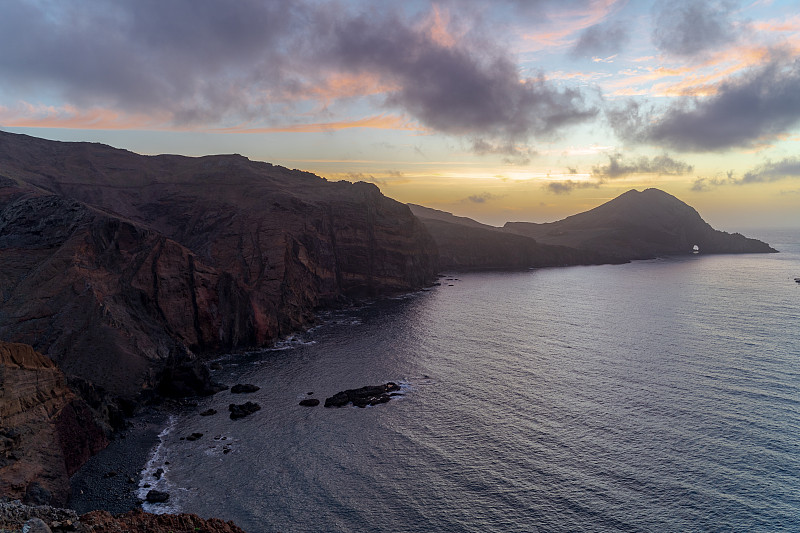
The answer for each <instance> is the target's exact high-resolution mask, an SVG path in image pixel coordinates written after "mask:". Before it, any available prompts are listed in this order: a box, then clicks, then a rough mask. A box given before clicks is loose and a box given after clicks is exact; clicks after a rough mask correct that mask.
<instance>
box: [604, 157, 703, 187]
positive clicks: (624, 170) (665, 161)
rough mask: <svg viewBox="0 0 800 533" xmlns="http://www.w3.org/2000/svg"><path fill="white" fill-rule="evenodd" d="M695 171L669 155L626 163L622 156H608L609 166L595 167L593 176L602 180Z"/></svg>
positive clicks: (640, 158)
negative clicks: (634, 175)
mask: <svg viewBox="0 0 800 533" xmlns="http://www.w3.org/2000/svg"><path fill="white" fill-rule="evenodd" d="M692 170H693V167H692V165H689V164H687V163H684V162H682V161H678V160H676V159H673V158H672V157H670V156H669V155H667V154H662V155H658V156H655V157H653V158H652V159H650V158H647V157H644V156H642V157H639V158H637V159H635V160H633V161H626V160H625V158H624V157H623V156H622V154H618V153H617V154H611V155H609V156H608V165H595V166H594V167H592V175H593V176H596V177H599V178H600V179H603V180H606V179H615V178H621V177H624V176H628V175H631V174H658V175H681V174H687V173H689V172H691V171H692Z"/></svg>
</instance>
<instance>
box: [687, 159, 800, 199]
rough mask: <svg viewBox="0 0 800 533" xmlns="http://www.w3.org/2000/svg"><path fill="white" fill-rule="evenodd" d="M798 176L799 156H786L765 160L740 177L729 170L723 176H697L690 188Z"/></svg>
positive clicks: (700, 188) (712, 187)
mask: <svg viewBox="0 0 800 533" xmlns="http://www.w3.org/2000/svg"><path fill="white" fill-rule="evenodd" d="M795 178H800V157H796V156H795V157H786V158H784V159H782V160H780V161H777V162H772V161H767V162H766V163H764V164H763V165H760V166H758V167H756V168H754V169H752V170H748V171H747V172H745V173H744V175H743V176H742V177H741V178H737V177H735V174H734V172H733V171H732V170H731V171H729V172H727V173H726V175H725V177H724V178H723V177H714V178H697V179H696V180H694V183H693V184H692V190H693V191H696V192H706V191H710V190H712V189H715V188H717V187H720V186H722V185H747V184H749V183H769V182H774V181H782V180H788V179H795Z"/></svg>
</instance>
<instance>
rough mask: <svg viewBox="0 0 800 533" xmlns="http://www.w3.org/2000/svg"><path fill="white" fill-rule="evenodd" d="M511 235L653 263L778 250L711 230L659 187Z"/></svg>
mask: <svg viewBox="0 0 800 533" xmlns="http://www.w3.org/2000/svg"><path fill="white" fill-rule="evenodd" d="M503 229H504V230H506V231H507V232H509V233H514V234H517V235H524V236H526V237H531V238H534V239H536V240H537V241H538V242H540V243H543V244H552V245H563V246H569V247H572V248H577V249H580V250H587V251H593V252H598V253H603V254H609V255H614V256H616V257H619V258H624V259H649V258H653V257H657V256H664V255H686V254H691V253H693V247H694V246H695V245H696V246H697V247H698V248H699V252H700V253H703V254H725V253H765V252H775V251H776V250H774V249H773V248H771V247H770V246H769V245H768V244H766V243H764V242H761V241H759V240H756V239H749V238H747V237H744V236H742V235H740V234H738V233H734V234H730V233H726V232H723V231H718V230H715V229H714V228H712V227H711V226H710V225H709V224H708V223H707V222H706V221H705V220H703V219H702V217H701V216H700V215H699V214H698V212H697V211H696V210H695V209H694V208H692V207H691V206H689V205H687V204H685V203H684V202H682V201H680V200H678V199H677V198H675V197H674V196H672V195H670V194H667V193H665V192H664V191H661V190H658V189H647V190H644V191H641V192H639V191H637V190H630V191H628V192H626V193H624V194H622V195H620V196H618V197H617V198H615V199H613V200H611V201H610V202H607V203H605V204H603V205H601V206H598V207H595V208H594V209H591V210H589V211H586V212H585V213H580V214H577V215H573V216H570V217H567V218H565V219H564V220H559V221H558V222H550V223H546V224H534V223H531V222H508V223H506V225H505V226H504V228H503Z"/></svg>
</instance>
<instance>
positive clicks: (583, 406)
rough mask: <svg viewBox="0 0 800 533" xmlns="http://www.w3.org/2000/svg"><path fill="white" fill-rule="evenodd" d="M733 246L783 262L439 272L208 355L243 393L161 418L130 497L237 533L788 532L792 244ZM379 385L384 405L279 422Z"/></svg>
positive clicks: (793, 500)
mask: <svg viewBox="0 0 800 533" xmlns="http://www.w3.org/2000/svg"><path fill="white" fill-rule="evenodd" d="M747 234H748V236H754V237H758V238H761V239H763V240H766V241H767V242H769V243H770V244H772V245H773V247H775V248H778V249H779V250H781V252H782V253H779V254H763V255H761V254H753V255H718V256H704V255H702V254H700V255H694V256H688V257H679V258H663V259H656V260H650V261H637V262H634V263H631V264H627V265H616V266H593V267H570V268H552V269H539V270H531V271H526V272H491V273H468V274H466V273H463V274H462V273H452V274H450V275H448V276H446V278H443V279H441V280H440V281H441V283H442V284H441V286H439V287H435V288H434V289H432V290H430V291H422V292H419V293H416V294H412V295H408V296H406V297H402V298H397V299H386V300H380V301H376V302H373V303H371V304H368V305H365V306H363V307H359V308H353V309H347V310H342V311H337V312H333V313H328V314H326V315H324V316H323V317H322V320H321V321H320V325H319V326H317V327H315V328H314V329H312V330H310V331H308V332H306V333H303V334H302V335H298V336H296V337H294V338H292V339H287V340H286V341H285V342H284V343H282V344H281V345H279V346H278V349H273V350H267V351H263V352H259V353H252V354H245V355H242V354H239V355H231V356H226V357H223V358H222V359H220V362H221V363H222V365H223V368H222V370H219V371H216V372H215V377H216V379H218V380H220V381H222V382H224V383H228V384H234V383H253V384H256V385H258V386H260V387H261V390H259V391H258V392H255V393H252V394H245V395H242V394H239V395H233V394H231V393H230V392H229V391H225V392H222V393H219V394H217V395H215V396H213V397H210V398H206V399H203V400H202V401H201V403H200V406H199V407H198V408H197V409H196V410H194V411H191V412H182V413H178V414H175V415H173V416H172V417H171V419H170V422H169V425H168V426H167V427H166V428H165V429H164V431H163V432H162V433H161V444H159V445H158V447H157V448H155V449H154V451H153V455H152V457H151V459H150V462H149V463H148V467H147V469H146V470H145V472H144V473H143V479H142V482H141V483H142V485H143V484H144V483H148V484H151V485H152V488H159V489H162V490H167V491H169V492H170V494H171V498H170V500H169V502H168V503H167V504H153V505H150V504H146V505H145V509H146V510H149V511H153V512H166V511H171V512H175V511H181V512H193V513H197V514H200V515H201V516H205V517H210V516H217V517H221V518H224V519H226V520H234V521H235V522H236V523H237V524H238V525H239V526H241V527H242V528H243V529H245V530H246V531H248V532H251V533H258V532H271V531H282V532H337V531H342V532H351V531H352V532H362V531H393V532H404V531H407V532H417V531H424V532H462V531H464V532H469V531H475V532H487V531H498V532H535V531H653V532H663V531H770V532H775V531H800V284H798V283H795V282H794V278H795V277H800V230H791V231H789V230H786V231H777V230H776V231H758V230H757V231H753V232H750V233H747ZM447 278H451V279H449V280H448V279H447ZM387 381H395V382H398V383H400V384H402V386H403V392H404V395H403V396H402V397H397V398H393V399H392V401H390V402H389V403H387V404H383V405H378V406H375V407H367V408H364V409H359V408H355V407H346V408H341V409H335V408H333V409H326V408H323V407H322V406H321V405H320V406H318V407H314V408H308V407H301V406H299V405H298V402H299V401H300V400H301V399H303V398H307V397H313V398H319V399H320V400H322V401H323V403H324V399H325V398H326V397H328V396H332V395H333V394H334V393H336V392H338V391H341V390H344V389H350V388H358V387H361V386H364V385H376V384H380V383H385V382H387ZM309 392H313V395H310V396H309V395H308V394H307V393H309ZM246 400H250V401H256V402H258V403H259V404H260V405H261V410H260V411H258V412H256V413H255V414H253V415H250V416H249V417H247V418H244V419H241V420H230V419H229V418H228V412H227V410H228V409H227V407H228V404H229V403H231V402H236V403H243V402H244V401H246ZM208 408H214V409H217V411H219V413H218V414H216V415H214V416H205V417H203V416H199V413H200V412H201V411H203V410H205V409H208ZM194 432H200V433H203V436H202V437H201V438H200V439H198V440H196V441H187V440H181V438H183V437H186V436H188V435H190V434H191V433H194ZM226 450H227V453H226ZM158 468H161V469H163V470H164V472H165V473H164V474H163V476H162V477H161V479H160V480H156V479H155V478H154V477H153V475H152V474H153V472H154V471H155V470H156V469H158ZM146 492H147V488H144V487H143V488H141V489H140V494H141V496H144V494H145V493H146Z"/></svg>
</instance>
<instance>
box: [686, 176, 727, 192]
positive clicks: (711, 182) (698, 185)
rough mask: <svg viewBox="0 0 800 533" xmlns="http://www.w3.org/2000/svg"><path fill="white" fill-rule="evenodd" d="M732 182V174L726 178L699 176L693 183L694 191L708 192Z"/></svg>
mask: <svg viewBox="0 0 800 533" xmlns="http://www.w3.org/2000/svg"><path fill="white" fill-rule="evenodd" d="M727 183H730V174H729V175H728V179H724V178H697V179H695V180H694V182H693V183H692V190H693V191H694V192H708V191H711V190H713V189H715V188H717V187H719V186H720V185H725V184H727Z"/></svg>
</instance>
